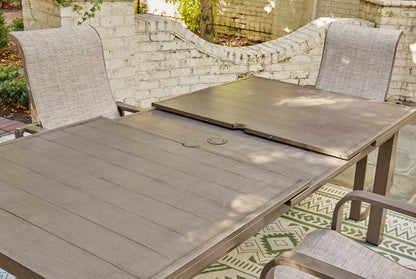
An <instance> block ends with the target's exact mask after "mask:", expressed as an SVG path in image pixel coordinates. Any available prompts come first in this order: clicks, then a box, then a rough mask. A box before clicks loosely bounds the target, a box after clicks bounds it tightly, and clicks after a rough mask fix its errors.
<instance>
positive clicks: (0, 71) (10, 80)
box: [0, 64, 28, 107]
mask: <svg viewBox="0 0 416 279" xmlns="http://www.w3.org/2000/svg"><path fill="white" fill-rule="evenodd" d="M0 103H15V104H19V105H22V106H25V107H27V106H28V94H27V87H26V81H25V78H24V77H23V69H22V68H21V67H19V66H18V65H16V64H10V65H9V66H6V67H4V66H1V65H0Z"/></svg>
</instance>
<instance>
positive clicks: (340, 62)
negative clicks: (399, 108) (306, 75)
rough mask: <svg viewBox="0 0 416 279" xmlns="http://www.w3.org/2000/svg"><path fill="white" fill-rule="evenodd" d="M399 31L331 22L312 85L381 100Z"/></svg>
mask: <svg viewBox="0 0 416 279" xmlns="http://www.w3.org/2000/svg"><path fill="white" fill-rule="evenodd" d="M401 33H402V31H399V30H388V29H379V28H371V27H360V26H355V25H347V24H341V23H336V22H335V23H331V24H330V25H329V27H328V30H327V33H326V38H325V45H324V50H323V54H322V61H321V68H320V69H319V75H318V79H317V82H316V88H318V89H323V90H328V91H332V92H336V93H341V94H347V95H353V96H357V97H361V98H366V99H373V100H380V101H382V100H385V98H386V95H387V90H388V88H389V83H390V77H391V73H392V70H393V63H394V57H395V54H396V48H397V44H398V41H399V39H400V36H401Z"/></svg>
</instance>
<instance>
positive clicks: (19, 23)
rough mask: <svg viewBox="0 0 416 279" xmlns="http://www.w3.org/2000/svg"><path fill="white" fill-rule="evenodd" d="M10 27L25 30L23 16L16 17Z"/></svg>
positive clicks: (15, 29) (14, 29)
mask: <svg viewBox="0 0 416 279" xmlns="http://www.w3.org/2000/svg"><path fill="white" fill-rule="evenodd" d="M10 28H11V29H12V30H13V31H23V29H24V28H23V18H15V19H13V21H12V23H11V24H10Z"/></svg>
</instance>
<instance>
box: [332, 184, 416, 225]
mask: <svg viewBox="0 0 416 279" xmlns="http://www.w3.org/2000/svg"><path fill="white" fill-rule="evenodd" d="M350 200H351V201H362V202H367V203H369V204H370V205H371V206H377V207H382V208H385V209H390V210H393V211H396V212H399V213H403V214H406V215H409V216H412V217H416V206H414V205H412V204H409V203H405V202H402V201H398V200H394V199H392V198H388V197H385V196H382V195H378V194H374V193H371V192H366V191H360V190H356V191H352V192H350V193H348V194H346V195H345V196H344V197H343V198H342V199H340V200H339V202H338V203H337V205H336V206H335V209H334V214H333V215H332V229H333V230H335V231H337V232H339V231H341V224H342V215H343V209H344V203H346V202H347V201H350Z"/></svg>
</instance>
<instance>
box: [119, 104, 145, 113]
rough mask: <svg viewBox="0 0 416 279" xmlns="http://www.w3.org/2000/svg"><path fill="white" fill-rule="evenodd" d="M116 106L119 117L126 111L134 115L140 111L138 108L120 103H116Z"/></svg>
mask: <svg viewBox="0 0 416 279" xmlns="http://www.w3.org/2000/svg"><path fill="white" fill-rule="evenodd" d="M116 105H117V109H118V112H119V113H120V115H121V116H124V113H125V112H126V111H128V112H132V113H135V112H140V111H141V110H142V109H141V108H139V107H136V106H132V105H128V104H125V103H122V102H116Z"/></svg>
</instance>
